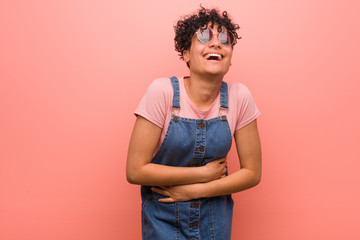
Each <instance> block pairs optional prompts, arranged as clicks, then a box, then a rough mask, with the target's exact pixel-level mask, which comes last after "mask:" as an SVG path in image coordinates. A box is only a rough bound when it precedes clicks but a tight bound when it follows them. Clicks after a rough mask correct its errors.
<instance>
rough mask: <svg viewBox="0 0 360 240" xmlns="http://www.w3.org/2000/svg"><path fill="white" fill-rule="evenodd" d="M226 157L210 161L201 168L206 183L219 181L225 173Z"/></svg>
mask: <svg viewBox="0 0 360 240" xmlns="http://www.w3.org/2000/svg"><path fill="white" fill-rule="evenodd" d="M226 164H227V162H226V157H224V158H220V159H217V160H214V161H211V162H209V163H207V164H205V165H204V166H203V168H204V170H205V176H206V178H205V179H206V182H209V181H212V180H215V179H219V178H221V177H223V176H224V174H225V173H226Z"/></svg>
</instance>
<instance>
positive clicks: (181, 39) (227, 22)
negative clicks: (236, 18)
mask: <svg viewBox="0 0 360 240" xmlns="http://www.w3.org/2000/svg"><path fill="white" fill-rule="evenodd" d="M209 23H211V24H210V27H211V28H213V26H214V24H215V23H216V24H217V25H218V31H219V32H221V29H222V26H224V27H225V28H226V29H227V30H228V31H230V32H232V33H233V34H234V37H235V41H234V44H233V45H235V44H236V43H237V39H240V38H241V37H239V36H238V34H237V33H236V30H238V29H240V27H239V25H238V24H234V23H232V22H231V19H230V18H229V17H228V14H227V12H226V11H223V12H222V14H220V13H219V11H218V10H217V9H206V8H204V7H202V6H201V5H200V9H199V10H198V11H197V12H196V13H194V14H192V15H187V16H185V17H183V18H182V19H180V20H179V21H178V22H177V24H176V25H175V26H174V29H175V38H174V41H175V50H176V51H178V52H179V56H180V59H182V60H183V59H184V51H185V50H188V49H190V47H191V38H192V36H193V35H194V34H195V32H196V30H198V29H199V28H200V27H204V26H206V27H208V24H209ZM188 66H189V65H188Z"/></svg>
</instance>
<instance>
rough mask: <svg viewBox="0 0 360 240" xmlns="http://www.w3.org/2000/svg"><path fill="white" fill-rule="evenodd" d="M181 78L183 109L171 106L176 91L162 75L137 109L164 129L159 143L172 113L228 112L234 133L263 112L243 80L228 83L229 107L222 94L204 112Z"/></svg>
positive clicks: (206, 114) (211, 115) (205, 115)
mask: <svg viewBox="0 0 360 240" xmlns="http://www.w3.org/2000/svg"><path fill="white" fill-rule="evenodd" d="M178 79H179V89H180V109H179V110H177V109H176V110H173V109H172V108H171V105H172V100H173V95H174V92H173V87H172V84H171V81H170V79H169V78H158V79H156V80H154V81H153V82H152V83H151V84H150V86H149V88H148V89H147V91H146V93H145V95H144V97H143V98H142V100H141V102H140V104H139V106H138V107H137V109H136V110H135V112H134V113H135V115H140V116H142V117H143V118H145V119H147V120H149V121H150V122H152V123H154V124H155V125H157V126H158V127H160V128H162V129H163V131H162V133H161V138H160V141H159V144H158V146H159V145H160V143H161V142H162V141H163V139H164V137H165V133H166V130H167V128H168V126H169V122H170V119H171V114H172V113H174V114H176V115H178V116H181V117H184V118H193V119H211V118H215V117H217V116H220V115H224V114H226V116H227V120H228V122H229V125H230V130H231V134H232V135H234V132H235V131H236V130H238V129H240V128H242V127H244V126H246V125H247V124H249V123H251V122H252V121H254V120H255V119H256V118H257V117H258V116H259V115H260V112H259V110H258V108H257V107H256V105H255V102H254V99H253V97H252V95H251V93H250V91H249V89H248V88H247V87H246V86H245V85H243V84H241V83H238V82H236V83H228V89H229V102H228V104H229V109H228V110H220V93H219V94H218V96H217V98H216V99H215V101H214V102H213V104H212V105H211V107H210V109H209V110H208V111H201V110H199V109H197V107H195V106H194V105H193V103H192V102H191V100H190V99H189V97H188V95H187V93H186V90H185V86H184V78H183V77H181V78H180V77H178Z"/></svg>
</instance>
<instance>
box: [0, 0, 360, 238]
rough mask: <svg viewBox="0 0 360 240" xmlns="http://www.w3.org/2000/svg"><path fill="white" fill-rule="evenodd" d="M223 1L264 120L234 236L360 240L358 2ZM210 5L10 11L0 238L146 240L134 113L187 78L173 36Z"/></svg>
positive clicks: (4, 62) (2, 64)
mask: <svg viewBox="0 0 360 240" xmlns="http://www.w3.org/2000/svg"><path fill="white" fill-rule="evenodd" d="M217 2H219V1H202V3H203V5H204V6H206V7H212V6H218V7H219V8H220V10H228V11H229V14H230V15H231V16H232V17H233V19H234V20H235V22H237V23H239V24H240V26H241V30H240V32H239V34H240V35H241V36H242V37H243V39H242V40H240V41H239V43H238V45H237V46H236V47H235V52H234V56H233V64H232V68H231V70H230V72H229V73H228V75H227V76H226V79H227V80H228V81H240V82H243V83H244V84H246V85H247V86H248V87H249V88H250V90H251V91H252V93H253V95H254V98H255V100H256V103H257V105H258V107H259V108H260V110H261V112H262V115H261V117H260V118H259V120H258V121H259V128H260V133H261V139H262V146H263V162H264V163H263V164H264V167H263V178H262V182H261V183H260V185H259V186H257V187H256V188H254V189H251V190H247V191H245V192H242V193H238V194H235V195H234V199H235V202H236V205H235V216H234V223H233V239H243V240H264V239H265V240H270V239H276V240H279V239H280V240H285V239H286V240H288V239H292V240H297V239H302V240H303V239H310V240H312V239H327V240H330V239H360V230H359V220H358V218H359V214H360V204H359V202H360V192H359V188H360V187H359V183H360V174H359V173H358V172H359V168H360V157H359V156H360V147H359V142H360V139H359V136H360V127H359V122H360V110H359V109H360V108H359V106H358V105H359V103H360V97H359V94H358V92H359V90H360V83H359V82H360V71H359V68H360V59H359V56H360V47H359V43H360V27H359V22H360V17H359V14H358V13H359V11H360V3H359V1H355V0H354V1H350V0H348V1H346V0H338V1H336V0H332V1H331V0H327V1H325V0H301V1H300V0H297V1H287V0H279V1H265V0H259V1H250V0H249V1H238V0H233V1H222V3H221V4H217ZM199 4H200V1H194V0H186V1H168V0H161V1H140V0H132V1H126V2H124V1H114V0H103V1H85V0H75V1H74V0H62V1H60V0H58V1H45V0H43V1H40V0H34V1H13V0H5V1H4V0H3V1H1V2H0V79H1V85H0V110H1V111H0V114H1V117H0V159H1V160H0V161H1V162H0V239H2V240H28V239H33V240H49V239H52V240H63V239H67V240H75V239H76V240H78V239H86V240H98V239H106V240H112V239H114V240H115V239H130V240H132V239H140V238H141V233H140V195H139V187H138V186H134V185H130V184H128V183H127V182H126V179H125V162H126V154H127V146H128V141H129V137H130V134H131V129H132V127H133V124H134V120H135V117H134V116H133V114H132V112H133V110H134V109H135V107H136V106H137V104H138V102H139V101H140V99H141V97H142V95H143V94H144V92H145V90H146V88H147V86H148V85H149V84H150V82H151V81H152V80H153V79H155V78H157V77H166V76H171V75H178V76H182V75H186V74H187V73H188V72H187V68H186V66H185V64H184V63H183V62H181V61H180V60H179V59H178V56H177V53H176V52H175V51H174V46H173V37H174V33H173V27H172V26H173V25H174V24H175V22H176V21H177V19H178V18H179V17H180V16H182V15H184V14H187V13H190V12H192V11H194V10H196V9H197V8H198V6H199ZM234 153H235V152H234V151H233V150H232V152H231V154H230V159H231V160H230V168H232V169H233V170H234V169H236V168H237V167H238V163H237V159H236V156H235V154H234Z"/></svg>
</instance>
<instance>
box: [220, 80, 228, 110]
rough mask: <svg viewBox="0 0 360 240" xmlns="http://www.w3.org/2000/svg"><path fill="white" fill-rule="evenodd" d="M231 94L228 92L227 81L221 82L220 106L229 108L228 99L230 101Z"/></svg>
mask: <svg viewBox="0 0 360 240" xmlns="http://www.w3.org/2000/svg"><path fill="white" fill-rule="evenodd" d="M228 98H229V94H228V85H227V83H226V82H224V81H223V82H222V83H221V89H220V108H222V109H226V110H227V109H229V105H228V101H229V99H228Z"/></svg>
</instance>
